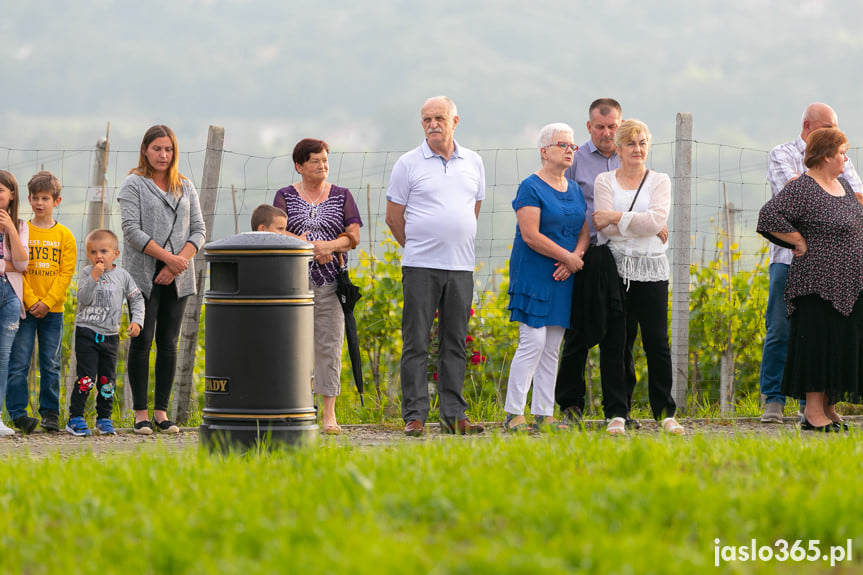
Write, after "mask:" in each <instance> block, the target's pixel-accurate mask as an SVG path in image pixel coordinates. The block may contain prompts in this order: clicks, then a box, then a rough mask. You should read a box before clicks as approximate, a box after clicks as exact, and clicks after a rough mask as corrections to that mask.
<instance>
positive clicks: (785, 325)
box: [759, 102, 863, 423]
mask: <svg viewBox="0 0 863 575" xmlns="http://www.w3.org/2000/svg"><path fill="white" fill-rule="evenodd" d="M838 124H839V120H838V118H837V117H836V112H834V111H833V108H831V107H830V106H828V105H827V104H822V103H820V102H816V103H814V104H809V105H808V106H807V107H806V110H804V112H803V128H802V130H801V131H800V135H799V136H798V137H797V138H796V139H794V140H792V141H790V142H787V143H785V144H780V145H779V146H776V147H775V148H773V150H771V151H770V156H769V158H768V160H767V183H768V184H770V193H771V194H773V195H774V196H775V195H776V194H778V193H779V192H780V191H782V188H784V187H785V185H786V184H787V183H788V182H790V181H791V180H794V179H796V178H798V177H799V176H800V175H801V174H802V173H803V172H805V171H806V166H805V165H804V164H803V156H804V155H805V152H806V138H807V137H809V134H810V133H812V132H813V131H814V130H817V129H819V128H836V127H837V126H838ZM840 177H844V178H845V179H846V180H847V181H848V183H849V184H850V185H851V188H852V189H853V190H854V193H856V194H857V195H858V197H860V194H861V193H863V182H861V181H860V176H858V175H857V171H856V170H855V169H854V165H853V164H852V163H851V160H848V161H847V162H846V163H845V172H844V173H843V174H842V176H840ZM791 258H792V255H791V250H789V249H786V248H781V247H779V246H778V245H776V244H773V243H771V244H770V270H769V273H770V287H769V291H768V295H767V311H766V313H765V325H766V327H767V333H765V335H764V349H763V351H762V354H761V375H760V379H759V385H760V388H761V395H763V396H764V413H763V414H762V416H761V422H762V423H782V422H783V419H782V416H783V410H784V408H785V395H783V394H782V374H783V372H784V370H785V354H786V351H787V348H788V333H789V330H790V322H789V319H788V311H787V306H786V304H785V281H786V279H787V278H788V268H789V267H790V266H791ZM801 410H802V407H801Z"/></svg>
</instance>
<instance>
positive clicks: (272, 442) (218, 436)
mask: <svg viewBox="0 0 863 575" xmlns="http://www.w3.org/2000/svg"><path fill="white" fill-rule="evenodd" d="M318 435H319V427H318V424H317V423H314V422H312V423H305V424H301V425H297V424H286V423H284V422H274V421H272V420H264V421H255V420H251V421H250V420H244V421H225V420H219V421H207V418H206V417H204V421H203V423H201V427H200V430H199V437H200V440H201V445H203V446H204V447H206V448H207V449H209V450H210V451H246V450H247V449H249V448H256V449H257V448H265V449H278V448H280V447H286V446H292V447H293V446H296V447H301V446H305V445H312V444H314V443H316V442H317V439H318Z"/></svg>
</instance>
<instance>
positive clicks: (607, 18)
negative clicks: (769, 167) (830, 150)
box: [0, 0, 863, 154]
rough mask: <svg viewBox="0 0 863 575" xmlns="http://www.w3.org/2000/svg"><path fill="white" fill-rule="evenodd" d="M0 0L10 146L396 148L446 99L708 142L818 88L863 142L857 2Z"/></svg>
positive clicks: (514, 119)
mask: <svg viewBox="0 0 863 575" xmlns="http://www.w3.org/2000/svg"><path fill="white" fill-rule="evenodd" d="M2 4H3V17H2V18H0V73H2V77H3V78H4V80H3V83H2V85H3V88H4V90H3V95H2V97H0V120H2V121H3V125H4V128H5V129H3V130H2V131H0V146H7V147H10V146H11V147H15V146H20V145H23V144H25V143H26V144H27V145H34V144H35V145H38V147H40V148H45V147H63V148H70V147H80V146H88V145H92V142H93V141H94V140H95V138H96V137H97V136H98V135H99V134H101V133H104V131H105V124H106V122H108V121H110V122H111V126H112V135H113V138H112V141H113V142H114V145H115V148H116V146H119V147H120V148H126V149H134V148H136V147H137V144H138V142H139V141H140V136H141V134H142V133H143V132H144V130H145V129H146V127H147V126H149V125H150V124H153V123H157V122H158V123H166V124H169V125H171V126H174V127H175V128H176V130H177V132H178V134H180V136H181V139H182V140H184V142H183V144H185V145H186V148H187V149H188V148H189V147H200V146H201V145H202V144H203V142H204V141H205V137H206V128H207V126H208V125H209V124H219V125H223V126H225V128H226V134H227V145H228V147H229V148H231V147H234V148H238V149H239V148H241V149H242V151H243V152H245V153H250V154H254V153H263V154H267V153H279V152H283V151H286V150H289V149H290V148H291V147H292V146H293V143H294V142H295V141H296V140H297V139H299V138H301V137H304V136H308V135H315V136H318V137H322V138H324V139H327V140H329V141H330V143H331V144H332V145H333V146H335V147H336V148H339V149H342V150H356V151H359V150H400V149H405V148H407V147H410V146H413V145H416V144H417V143H418V141H419V140H420V139H421V137H422V135H421V131H420V127H419V107H420V104H421V102H422V100H423V99H424V98H426V97H428V96H431V95H436V94H440V93H444V94H448V95H450V96H451V97H453V98H454V99H455V101H456V102H457V104H458V106H459V111H460V115H461V124H460V125H459V128H458V131H457V137H458V138H459V139H460V140H462V141H463V142H464V143H466V144H469V145H471V146H473V147H482V148H486V149H488V148H496V147H501V148H515V147H528V146H532V145H533V142H534V139H535V133H536V130H537V129H538V128H539V127H540V126H542V125H544V124H545V123H548V122H552V121H566V122H569V123H571V124H572V125H573V126H574V127H575V128H576V139H577V140H581V139H586V138H587V134H586V131H585V130H584V122H585V120H586V114H587V112H586V110H587V106H588V105H589V103H590V101H591V100H592V99H593V98H595V97H599V96H613V97H616V98H618V99H619V100H620V101H621V102H622V103H623V106H624V115H625V116H634V117H639V118H641V119H642V120H645V121H646V122H648V124H650V126H651V128H652V130H653V132H654V135H655V137H656V138H657V139H659V140H669V139H671V138H672V136H673V131H674V119H675V114H676V113H677V112H683V111H685V112H691V113H692V114H693V116H694V125H695V137H696V139H701V140H705V141H711V142H723V143H732V144H740V145H750V146H754V147H756V148H764V147H769V146H772V145H773V144H776V143H779V142H780V141H785V140H788V139H791V138H793V137H794V136H795V135H796V134H797V133H798V132H799V129H800V125H799V124H800V113H801V112H802V110H803V108H804V107H805V105H806V104H807V103H809V102H811V101H815V100H822V101H825V102H827V103H829V104H832V105H833V106H834V107H835V108H836V109H837V111H838V112H839V116H840V124H841V127H842V128H844V129H845V130H846V131H847V132H848V135H849V138H850V139H851V142H852V146H856V145H859V142H860V141H861V140H860V138H861V137H863V109H861V106H860V104H859V102H860V95H861V94H863V91H861V87H863V79H861V76H860V74H859V73H858V72H857V70H858V69H859V62H860V61H861V60H863V34H860V32H859V23H860V22H861V16H863V4H861V3H859V2H851V1H844V2H843V1H831V0H782V1H778V0H728V1H725V2H691V1H689V0H687V1H685V2H684V1H681V0H666V1H645V0H641V1H629V0H610V1H608V2H604V3H599V2H583V1H577V0H572V1H569V2H553V3H535V2H526V1H524V0H518V1H515V0H500V1H494V2H492V1H489V0H476V1H472V2H464V1H455V0H439V1H437V2H434V3H419V2H415V1H410V2H408V1H403V2H396V1H387V0H384V1H380V0H378V1H375V2H367V3H359V2H355V1H348V0H330V1H328V2H325V3H311V2H305V1H303V2H299V1H295V0H287V1H285V0H278V1H276V0H265V1H263V0H262V1H245V2H243V1H236V0H199V1H194V0H170V1H161V0H159V1H152V2H146V3H129V2H123V1H120V0H116V1H112V0H79V1H76V2H74V3H70V2H65V1H61V0H49V1H40V2H12V0H2ZM181 145H182V144H181Z"/></svg>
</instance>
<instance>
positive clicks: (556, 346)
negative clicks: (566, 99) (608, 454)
mask: <svg viewBox="0 0 863 575" xmlns="http://www.w3.org/2000/svg"><path fill="white" fill-rule="evenodd" d="M537 146H538V147H539V154H540V158H541V161H542V165H541V167H540V168H539V170H537V171H536V172H535V173H534V174H532V175H530V176H529V177H528V178H526V179H525V180H524V181H523V182H521V184H520V185H519V187H518V191H517V193H516V196H515V199H514V200H513V202H512V207H513V209H514V210H515V215H516V219H517V221H518V223H517V224H516V227H515V240H514V241H513V246H512V254H511V256H510V260H509V281H510V283H509V298H510V299H509V310H510V321H516V322H518V349H516V352H515V355H514V356H513V358H512V363H511V364H510V368H509V381H508V384H507V391H506V404H505V407H504V409H505V410H506V413H507V416H506V421H505V423H504V428H505V430H506V431H524V430H527V429H529V428H528V425H527V421H526V420H525V417H524V408H525V404H526V403H527V392H528V390H529V389H530V383H531V381H533V398H532V400H531V407H530V409H531V413H532V414H533V416H534V424H533V427H534V428H535V429H537V430H539V429H543V428H554V429H563V428H566V425H565V424H563V423H561V422H558V421H555V420H554V382H555V379H556V377H557V356H558V353H559V351H560V342H561V340H562V339H563V333H564V331H565V330H566V329H567V328H568V327H569V326H570V311H571V309H572V285H573V278H572V275H573V274H575V273H577V272H578V271H579V270H581V269H582V267H583V266H584V262H583V261H582V256H583V255H584V252H585V251H586V250H587V246H588V243H589V241H590V235H589V232H588V228H587V222H586V219H585V210H586V205H585V203H584V195H583V194H582V192H581V188H580V187H579V186H578V184H577V183H575V182H574V181H572V180H568V179H567V178H566V177H565V176H564V172H565V171H566V169H567V168H568V167H570V166H571V165H572V158H573V155H574V154H575V151H576V150H578V146H576V145H575V144H574V143H573V132H572V128H570V127H569V126H568V125H566V124H562V123H555V124H549V125H547V126H545V127H544V128H543V129H542V130H541V131H540V133H539V137H538V139H537Z"/></svg>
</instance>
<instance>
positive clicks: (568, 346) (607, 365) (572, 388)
mask: <svg viewBox="0 0 863 575" xmlns="http://www.w3.org/2000/svg"><path fill="white" fill-rule="evenodd" d="M614 273H615V275H616V273H617V272H616V271H614ZM617 281H620V280H619V279H618V280H617ZM581 285H582V284H580V283H579V282H576V283H575V285H574V286H573V288H574V290H573V301H574V302H575V301H578V300H579V299H580V298H582V297H584V294H582V293H578V290H579V289H583V288H581V287H579V286H581ZM606 301H607V302H608V304H609V308H608V310H607V314H606V316H605V317H606V322H605V323H606V326H605V327H606V330H605V334H604V336H603V337H602V339H600V341H599V373H600V379H601V387H602V410H603V412H604V413H605V417H607V418H609V419H610V418H613V417H626V415H627V414H628V413H629V409H628V401H627V395H626V389H625V386H624V369H623V352H624V346H625V343H626V317H625V313H624V311H623V309H614V307H613V306H611V305H610V301H609V300H606ZM589 351H590V348H589V347H588V346H587V345H586V344H585V340H584V334H583V333H582V332H581V328H579V327H578V325H577V324H576V326H575V327H574V328H573V329H568V330H566V332H565V333H564V336H563V347H562V348H561V351H560V366H559V367H558V371H557V382H556V383H555V386H554V399H555V402H556V403H557V404H558V405H560V408H561V409H566V408H568V407H577V408H578V409H580V410H582V411H584V398H585V393H586V391H587V389H586V386H585V384H584V368H585V365H586V363H587V354H588V352H589Z"/></svg>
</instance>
